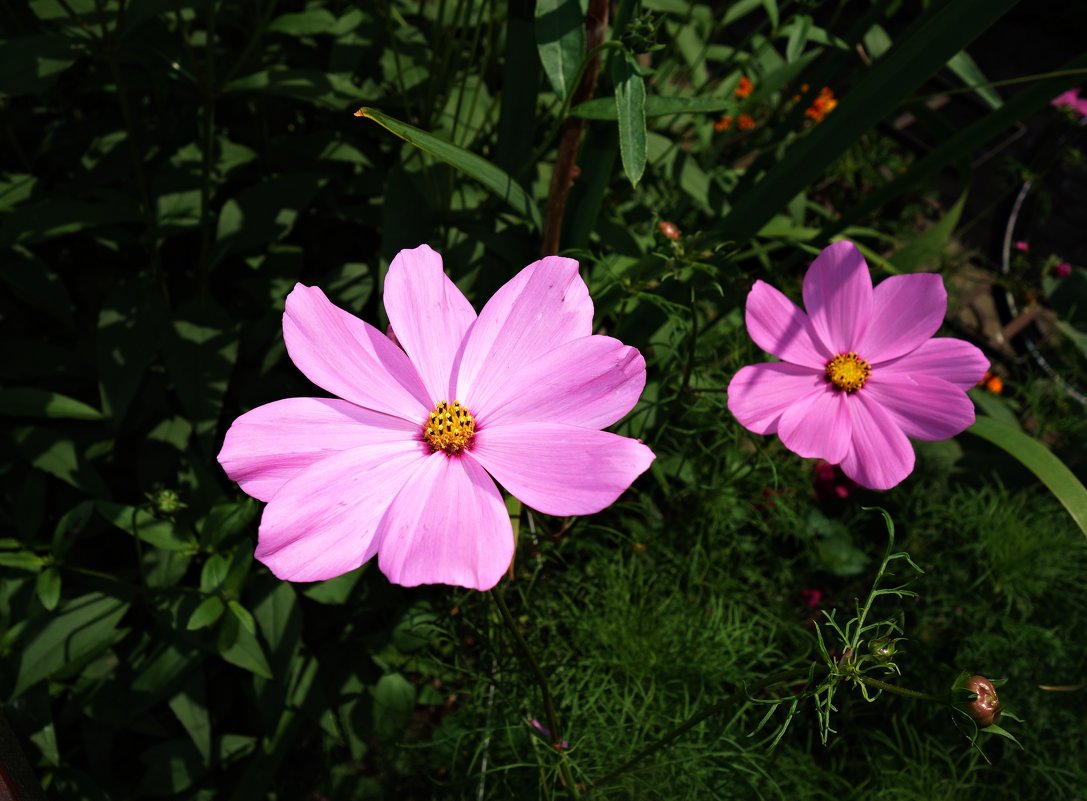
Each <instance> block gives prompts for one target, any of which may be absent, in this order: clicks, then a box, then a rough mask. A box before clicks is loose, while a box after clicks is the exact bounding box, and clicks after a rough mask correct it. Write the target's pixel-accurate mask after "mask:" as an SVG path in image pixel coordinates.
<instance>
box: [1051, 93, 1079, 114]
mask: <svg viewBox="0 0 1087 801" xmlns="http://www.w3.org/2000/svg"><path fill="white" fill-rule="evenodd" d="M1049 103H1050V105H1052V106H1057V107H1058V108H1060V107H1062V106H1063V107H1064V108H1070V109H1072V111H1074V112H1075V113H1076V114H1079V115H1080V116H1081V117H1087V97H1080V96H1079V89H1069V90H1068V91H1067V92H1062V93H1061V94H1059V95H1057V96H1056V97H1055V98H1053V99H1052V100H1051V101H1049Z"/></svg>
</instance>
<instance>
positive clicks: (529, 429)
mask: <svg viewBox="0 0 1087 801" xmlns="http://www.w3.org/2000/svg"><path fill="white" fill-rule="evenodd" d="M385 310H386V312H387V313H388V315H389V321H390V323H391V325H392V330H393V332H394V333H395V337H396V342H395V343H394V341H393V340H392V339H390V338H389V337H386V336H384V335H383V334H381V333H380V332H379V331H378V330H377V329H375V328H374V327H372V326H370V325H368V324H366V323H364V322H363V321H361V320H359V319H358V318H357V317H354V316H353V315H351V314H349V313H347V312H345V311H343V310H342V309H340V308H338V307H336V306H334V305H333V304H332V303H331V302H330V301H329V300H328V298H326V297H325V295H324V293H323V292H321V290H320V289H317V288H315V287H307V286H302V285H301V284H298V285H296V286H295V288H294V290H293V291H292V292H291V294H290V295H289V296H288V298H287V307H286V311H285V312H284V314H283V338H284V340H285V342H286V345H287V352H288V353H289V354H290V357H291V360H292V361H293V362H294V363H295V365H297V367H298V368H299V369H300V370H301V371H302V372H303V373H304V374H305V375H306V377H307V378H309V379H310V380H311V381H312V382H313V383H314V384H316V385H317V386H319V387H321V388H322V389H324V390H327V391H328V392H330V393H332V394H334V395H337V396H339V397H338V398H288V399H286V400H281V401H276V402H274V403H269V404H267V405H266V406H260V407H258V408H256V409H253V410H252V411H250V412H247V413H246V414H243V415H242V416H241V417H239V418H238V419H237V420H235V421H234V424H233V425H232V426H231V427H230V430H229V431H228V432H227V435H226V441H225V442H224V443H223V449H222V451H221V452H220V454H219V462H220V464H222V466H223V468H224V469H225V470H226V472H227V474H228V475H229V476H230V477H231V478H232V479H233V480H235V481H237V482H238V483H239V484H240V485H241V487H242V489H243V490H245V492H247V493H248V494H250V495H252V496H253V497H255V498H258V499H260V500H262V501H267V502H268V506H267V507H266V508H265V509H264V516H263V517H262V519H261V524H260V532H259V541H258V543H257V550H256V556H257V559H259V560H260V561H262V562H263V563H264V564H266V565H268V567H269V568H271V570H272V572H273V573H275V574H276V575H277V576H278V577H280V578H283V579H289V580H291V581H316V580H320V579H327V578H332V577H333V576H338V575H341V574H342V573H346V572H347V571H349V570H353V569H354V568H356V567H358V566H359V565H361V564H362V563H363V562H366V561H367V560H369V559H370V558H372V557H373V556H375V555H376V556H377V557H378V564H379V566H380V567H381V570H382V572H383V573H385V575H386V576H388V578H389V579H390V580H391V581H393V582H396V583H397V584H403V585H405V586H415V585H417V584H456V585H460V586H463V587H473V588H476V589H481V590H484V589H489V588H490V587H493V586H494V585H495V584H496V583H497V582H498V580H499V579H500V578H501V577H502V574H503V573H504V572H505V570H506V568H508V567H509V564H510V561H511V560H512V558H513V547H514V543H513V530H512V527H511V524H510V518H509V513H508V512H507V511H506V507H505V504H504V502H503V500H502V495H501V493H500V492H499V491H498V488H497V487H496V486H495V483H494V480H492V476H493V477H494V479H495V480H497V481H498V482H499V483H500V484H502V486H504V487H505V488H506V489H507V490H508V491H509V492H510V493H512V494H513V495H515V496H516V497H517V498H519V499H521V500H522V501H523V502H524V503H526V504H527V505H529V506H531V507H532V508H534V509H537V510H539V511H541V512H544V513H545V514H553V515H577V514H588V513H591V512H597V511H600V510H601V509H603V508H604V507H606V506H608V505H609V504H611V503H612V502H613V501H615V499H616V498H618V497H619V495H620V494H622V493H623V491H625V490H626V489H627V487H629V486H630V484H631V482H632V481H634V479H635V478H637V477H638V476H639V475H640V474H641V473H642V472H644V471H645V470H646V469H647V468H648V467H649V464H650V463H651V462H652V461H653V458H654V457H653V453H652V451H650V450H649V448H647V447H646V446H645V445H643V444H642V443H641V442H638V441H637V440H634V439H629V438H626V437H620V436H618V435H616V434H609V433H607V432H605V431H601V430H600V429H601V428H603V427H604V426H607V425H611V424H612V423H614V422H615V421H616V420H618V419H619V418H621V417H622V416H623V415H625V414H626V413H627V412H628V411H630V409H631V407H633V406H634V404H635V403H636V402H637V400H638V397H639V395H641V392H642V389H643V388H644V386H645V361H644V360H643V359H642V357H641V354H639V353H638V351H637V350H635V349H634V348H629V347H626V346H625V345H623V343H621V342H619V341H618V340H615V339H612V338H610V337H605V336H593V334H592V317H593V304H592V301H591V300H590V299H589V292H588V289H587V288H586V286H585V283H584V282H583V281H582V280H581V276H580V275H579V274H578V265H577V262H576V261H574V260H573V259H564V258H559V257H549V258H545V259H542V260H540V261H538V262H535V263H533V264H530V265H529V266H528V267H526V268H525V269H523V270H522V271H521V272H520V273H518V274H517V275H516V276H514V278H513V279H512V280H511V281H510V282H509V283H507V284H506V285H505V286H503V287H502V288H501V289H499V290H498V292H496V293H495V295H494V297H492V298H491V300H490V301H489V302H488V303H487V305H486V306H485V307H484V308H483V311H482V312H480V314H479V316H478V317H477V316H476V313H475V311H474V310H473V309H472V306H471V304H470V303H469V302H468V301H467V300H466V299H465V297H464V295H462V294H461V292H460V290H459V289H457V287H456V286H455V285H454V284H453V282H452V281H450V280H449V278H447V277H446V275H445V273H444V272H443V271H442V260H441V256H439V255H438V254H437V253H435V252H434V251H433V250H431V249H430V248H429V247H427V246H426V245H423V246H421V247H418V248H416V249H414V250H404V251H401V252H400V253H399V254H398V255H397V257H396V258H395V259H393V262H392V265H391V266H390V267H389V273H388V276H387V277H386V279H385ZM398 344H399V347H398V346H397V345H398ZM341 399H342V400H341ZM488 474H490V475H488Z"/></svg>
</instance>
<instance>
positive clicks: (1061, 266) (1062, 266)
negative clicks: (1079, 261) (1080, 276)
mask: <svg viewBox="0 0 1087 801" xmlns="http://www.w3.org/2000/svg"><path fill="white" fill-rule="evenodd" d="M1052 272H1053V277H1054V278H1067V277H1068V276H1070V275H1071V274H1072V265H1071V264H1069V263H1068V262H1066V261H1062V262H1058V263H1057V264H1054V265H1053V270H1052Z"/></svg>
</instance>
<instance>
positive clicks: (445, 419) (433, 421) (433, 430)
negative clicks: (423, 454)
mask: <svg viewBox="0 0 1087 801" xmlns="http://www.w3.org/2000/svg"><path fill="white" fill-rule="evenodd" d="M475 434H476V419H475V418H474V417H472V413H471V412H470V411H468V410H467V409H466V408H464V407H463V406H461V404H460V401H453V402H452V403H447V402H446V401H441V402H440V403H439V404H438V405H437V406H435V407H434V411H432V412H431V413H430V416H429V417H428V418H427V421H426V425H424V426H423V439H424V440H426V442H427V444H428V445H429V446H430V449H431V450H433V451H445V452H446V453H448V454H455V453H460V452H461V451H462V450H464V449H465V448H467V447H468V445H469V443H470V442H471V441H472V437H474V436H475Z"/></svg>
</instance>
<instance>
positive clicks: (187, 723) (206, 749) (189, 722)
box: [170, 671, 211, 765]
mask: <svg viewBox="0 0 1087 801" xmlns="http://www.w3.org/2000/svg"><path fill="white" fill-rule="evenodd" d="M170 711H172V712H173V713H174V716H175V717H176V718H177V720H178V722H179V723H180V724H181V725H182V726H183V727H184V729H185V731H186V732H188V734H189V737H190V738H192V742H193V745H194V746H196V750H197V752H198V753H199V754H200V758H201V759H203V760H204V764H205V765H210V764H211V716H210V715H208V708H207V702H206V701H205V693H204V674H203V672H201V671H196V672H195V673H194V674H193V677H192V678H191V679H190V680H189V681H188V682H187V683H186V685H185V689H183V690H182V691H181V692H179V693H178V694H177V695H175V696H174V697H173V698H171V699H170Z"/></svg>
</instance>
